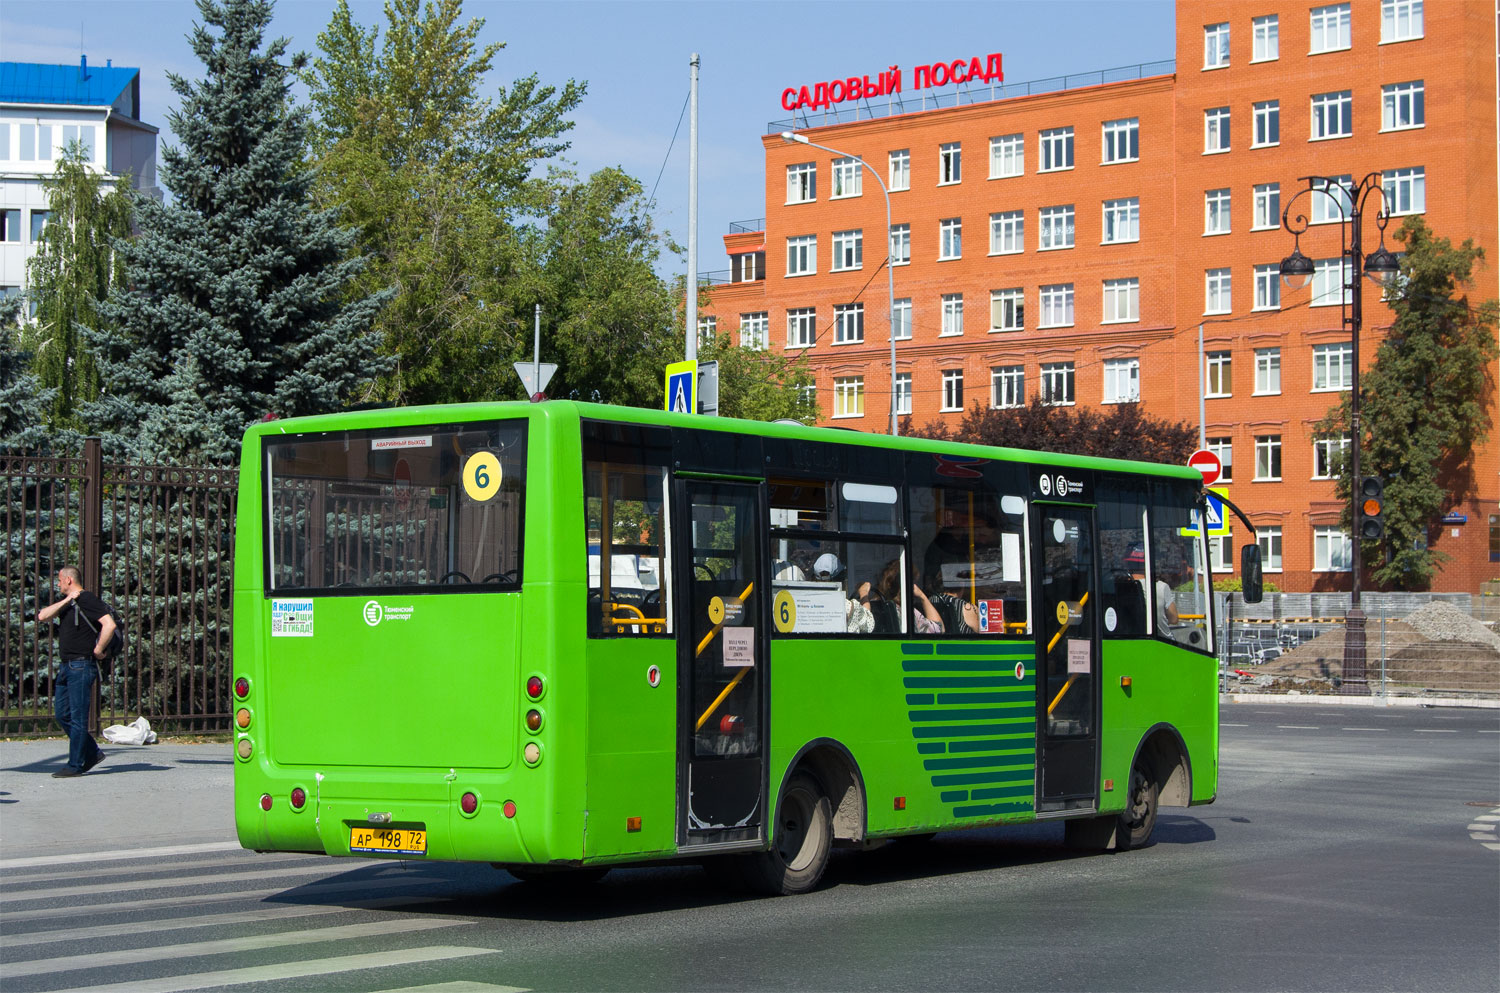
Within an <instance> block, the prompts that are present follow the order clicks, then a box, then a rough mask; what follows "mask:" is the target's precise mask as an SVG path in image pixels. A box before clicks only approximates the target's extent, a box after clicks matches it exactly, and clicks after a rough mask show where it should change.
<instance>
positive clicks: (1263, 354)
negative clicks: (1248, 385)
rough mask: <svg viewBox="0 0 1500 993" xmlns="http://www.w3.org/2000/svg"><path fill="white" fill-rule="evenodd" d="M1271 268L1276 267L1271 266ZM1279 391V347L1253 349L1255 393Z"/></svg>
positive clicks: (1262, 393) (1268, 393)
mask: <svg viewBox="0 0 1500 993" xmlns="http://www.w3.org/2000/svg"><path fill="white" fill-rule="evenodd" d="M1272 268H1273V269H1274V268H1276V267H1275V266H1272ZM1280 392H1281V349H1279V348H1257V349H1256V350H1255V393H1256V395H1257V396H1266V395H1270V394H1275V393H1280Z"/></svg>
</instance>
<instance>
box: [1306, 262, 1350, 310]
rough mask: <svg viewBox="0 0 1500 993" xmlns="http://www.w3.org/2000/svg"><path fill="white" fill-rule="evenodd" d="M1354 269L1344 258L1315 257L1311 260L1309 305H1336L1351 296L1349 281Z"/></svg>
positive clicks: (1346, 301) (1346, 300)
mask: <svg viewBox="0 0 1500 993" xmlns="http://www.w3.org/2000/svg"><path fill="white" fill-rule="evenodd" d="M1353 278H1354V270H1353V268H1352V267H1351V266H1350V265H1349V262H1348V260H1346V259H1317V260H1316V261H1314V262H1313V280H1312V300H1311V301H1309V302H1308V306H1309V307H1337V306H1339V304H1341V303H1348V302H1349V301H1350V299H1351V298H1352V296H1353V295H1352V294H1351V293H1350V292H1349V289H1348V286H1349V281H1350V280H1351V279H1353Z"/></svg>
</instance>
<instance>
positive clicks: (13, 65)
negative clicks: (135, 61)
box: [0, 62, 141, 107]
mask: <svg viewBox="0 0 1500 993" xmlns="http://www.w3.org/2000/svg"><path fill="white" fill-rule="evenodd" d="M140 72H141V71H140V70H139V69H124V68H117V67H114V66H85V65H61V66H53V65H37V64H35V63H32V62H0V102H4V103H55V104H72V105H79V106H89V107H108V106H109V105H111V104H112V103H114V102H115V101H116V100H117V99H119V96H120V94H121V93H122V92H124V91H125V88H126V87H128V86H130V85H131V81H132V80H134V79H135V78H136V77H137V76H139V75H140Z"/></svg>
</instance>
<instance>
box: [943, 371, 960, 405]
mask: <svg viewBox="0 0 1500 993" xmlns="http://www.w3.org/2000/svg"><path fill="white" fill-rule="evenodd" d="M943 409H944V410H963V409H964V371H963V370H962V369H944V370H943Z"/></svg>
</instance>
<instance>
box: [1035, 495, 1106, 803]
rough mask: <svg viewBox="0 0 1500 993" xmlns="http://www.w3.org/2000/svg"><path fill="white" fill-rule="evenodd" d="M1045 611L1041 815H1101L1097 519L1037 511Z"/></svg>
mask: <svg viewBox="0 0 1500 993" xmlns="http://www.w3.org/2000/svg"><path fill="white" fill-rule="evenodd" d="M1034 508H1035V509H1034V510H1033V514H1034V517H1033V518H1032V528H1033V532H1032V533H1033V535H1034V536H1035V539H1034V540H1035V544H1036V548H1037V549H1038V552H1039V554H1038V555H1037V556H1036V559H1037V565H1036V570H1037V571H1036V577H1035V582H1036V584H1037V594H1036V596H1035V598H1034V599H1035V602H1036V603H1037V605H1038V607H1039V610H1038V613H1037V616H1038V618H1039V620H1038V622H1037V625H1036V638H1037V658H1038V659H1039V660H1040V662H1039V664H1040V666H1041V672H1040V673H1038V678H1037V687H1038V697H1037V724H1038V733H1037V737H1038V739H1039V742H1040V744H1041V747H1040V748H1039V749H1038V750H1037V754H1038V759H1039V765H1040V767H1041V768H1040V770H1039V773H1038V777H1037V811H1038V813H1042V812H1046V811H1061V810H1078V809H1093V808H1094V807H1095V806H1096V804H1097V790H1098V781H1099V774H1098V754H1099V621H1098V617H1099V609H1100V608H1099V594H1098V589H1097V584H1096V582H1095V579H1094V559H1095V545H1094V513H1093V510H1092V509H1091V508H1089V507H1079V506H1060V505H1056V504H1045V503H1038V504H1034Z"/></svg>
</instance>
